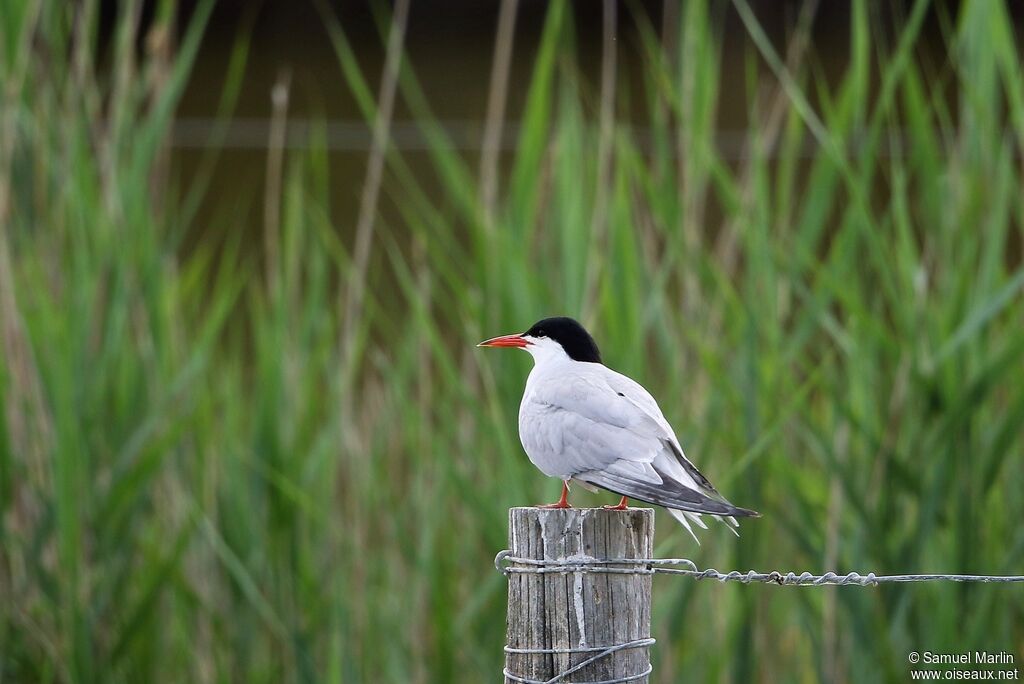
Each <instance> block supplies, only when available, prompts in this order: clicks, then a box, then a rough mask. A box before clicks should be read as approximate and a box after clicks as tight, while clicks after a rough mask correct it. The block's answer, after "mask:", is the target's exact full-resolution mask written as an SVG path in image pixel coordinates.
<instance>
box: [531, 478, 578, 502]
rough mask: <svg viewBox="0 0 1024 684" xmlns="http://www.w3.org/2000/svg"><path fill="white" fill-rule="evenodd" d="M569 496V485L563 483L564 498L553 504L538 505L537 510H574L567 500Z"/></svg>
mask: <svg viewBox="0 0 1024 684" xmlns="http://www.w3.org/2000/svg"><path fill="white" fill-rule="evenodd" d="M568 496H569V485H567V484H566V483H565V482H563V483H562V498H560V499H559V500H558V501H556V502H555V503H553V504H537V506H536V507H537V508H572V506H570V505H569V501H568V500H567V498H568Z"/></svg>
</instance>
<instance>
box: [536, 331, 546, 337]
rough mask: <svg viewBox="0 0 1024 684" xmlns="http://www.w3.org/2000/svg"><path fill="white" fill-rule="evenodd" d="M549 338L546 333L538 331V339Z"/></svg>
mask: <svg viewBox="0 0 1024 684" xmlns="http://www.w3.org/2000/svg"><path fill="white" fill-rule="evenodd" d="M547 336H548V334H547V333H546V332H544V331H543V330H538V331H537V337H547Z"/></svg>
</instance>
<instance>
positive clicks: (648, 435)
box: [530, 365, 750, 515]
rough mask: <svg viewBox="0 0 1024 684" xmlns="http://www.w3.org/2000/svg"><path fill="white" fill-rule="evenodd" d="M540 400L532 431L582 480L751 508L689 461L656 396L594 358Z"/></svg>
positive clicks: (709, 505) (657, 497)
mask: <svg viewBox="0 0 1024 684" xmlns="http://www.w3.org/2000/svg"><path fill="white" fill-rule="evenodd" d="M533 400H534V402H535V408H534V411H537V412H542V413H543V414H544V415H543V416H536V415H535V416H531V417H530V419H531V422H532V425H533V428H534V429H533V430H531V433H532V434H533V438H534V439H543V440H548V444H546V445H545V446H547V448H548V449H549V450H550V451H551V452H553V453H559V454H560V458H561V459H563V460H564V459H568V462H565V463H563V464H562V465H563V466H564V467H565V468H566V469H567V470H566V472H570V473H571V474H572V475H573V476H575V477H576V478H577V479H579V480H581V481H584V482H588V483H592V484H595V485H598V486H600V487H604V488H605V489H609V490H611V491H614V492H617V493H619V494H622V495H624V496H629V497H631V498H635V499H639V500H642V501H647V502H650V503H653V504H657V505H660V506H667V507H669V508H677V509H680V510H685V511H692V512H697V513H711V514H715V515H749V514H750V512H747V511H745V510H744V509H740V508H737V507H735V506H733V505H732V504H730V503H729V502H728V501H726V500H725V499H724V498H723V497H722V496H721V495H720V494H719V493H718V491H717V490H715V488H714V487H713V486H712V485H711V483H710V482H709V481H708V479H707V478H706V477H704V475H703V474H702V473H701V472H700V471H699V470H697V468H696V467H695V466H694V465H693V464H692V463H690V461H689V460H688V459H687V458H686V456H685V455H683V451H682V448H681V447H680V446H679V441H678V440H677V439H676V436H675V433H674V432H673V430H672V427H671V426H670V425H669V424H668V421H666V420H665V417H664V415H663V414H662V412H661V409H660V408H659V407H658V404H657V402H656V401H655V400H654V398H653V397H651V395H650V394H649V393H648V392H647V390H645V389H644V388H643V387H642V386H641V385H639V384H638V383H637V382H635V381H633V380H631V379H630V378H628V377H626V376H624V375H621V374H619V373H616V372H615V371H612V370H610V369H608V368H607V367H605V366H599V365H595V366H594V369H593V370H592V371H591V372H590V373H587V374H580V375H577V376H575V377H572V378H571V379H569V380H568V381H567V382H562V383H557V384H554V383H552V384H549V385H546V386H543V387H541V388H538V390H537V391H536V392H535V394H534V397H533ZM538 418H540V420H537V419H538ZM545 424H546V425H547V426H549V429H544V425H545ZM556 440H557V441H558V442H559V443H558V444H555V443H554V442H555V441H556Z"/></svg>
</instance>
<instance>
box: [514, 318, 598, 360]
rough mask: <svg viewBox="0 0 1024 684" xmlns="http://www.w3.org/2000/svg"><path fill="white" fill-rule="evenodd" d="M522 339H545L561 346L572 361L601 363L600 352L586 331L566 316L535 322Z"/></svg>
mask: <svg viewBox="0 0 1024 684" xmlns="http://www.w3.org/2000/svg"><path fill="white" fill-rule="evenodd" d="M523 337H533V338H536V339H544V338H547V339H549V340H554V341H555V342H558V344H560V345H562V349H564V350H565V353H566V354H568V356H569V358H570V359H572V360H573V361H585V362H587V363H601V351H600V350H599V349H598V348H597V342H594V338H593V337H591V336H590V333H588V332H587V329H586V328H584V327H583V326H582V325H580V324H579V322H578V321H576V320H575V319H572V318H569V317H568V316H556V317H554V318H545V319H544V320H540V321H537V322H536V323H534V324H533V326H531V327H530V329H529V330H527V331H526V332H525V333H523Z"/></svg>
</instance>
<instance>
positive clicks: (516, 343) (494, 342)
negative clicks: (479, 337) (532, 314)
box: [476, 335, 530, 349]
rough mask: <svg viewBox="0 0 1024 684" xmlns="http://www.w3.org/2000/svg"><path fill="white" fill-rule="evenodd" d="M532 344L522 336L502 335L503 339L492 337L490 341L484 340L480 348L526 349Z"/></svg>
mask: <svg viewBox="0 0 1024 684" xmlns="http://www.w3.org/2000/svg"><path fill="white" fill-rule="evenodd" d="M529 344H530V343H529V342H527V341H526V338H525V337H523V336H522V335H502V336H501V337H492V338H491V339H489V340H484V341H483V342H481V343H480V344H478V345H476V346H478V347H519V348H520V349H521V348H523V347H526V346H527V345H529Z"/></svg>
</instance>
